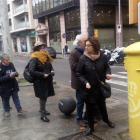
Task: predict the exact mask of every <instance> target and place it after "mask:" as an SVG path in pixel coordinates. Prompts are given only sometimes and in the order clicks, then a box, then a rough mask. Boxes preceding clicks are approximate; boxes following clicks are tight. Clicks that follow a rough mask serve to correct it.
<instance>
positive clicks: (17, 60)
mask: <svg viewBox="0 0 140 140" xmlns="http://www.w3.org/2000/svg"><path fill="white" fill-rule="evenodd" d="M17 61H19V62H23V63H24V62H26V61H21V60H17Z"/></svg>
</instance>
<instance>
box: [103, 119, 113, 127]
mask: <svg viewBox="0 0 140 140" xmlns="http://www.w3.org/2000/svg"><path fill="white" fill-rule="evenodd" d="M105 123H107V124H108V126H109V127H111V128H114V127H115V125H114V124H113V123H112V122H111V121H109V120H108V121H107V122H105Z"/></svg>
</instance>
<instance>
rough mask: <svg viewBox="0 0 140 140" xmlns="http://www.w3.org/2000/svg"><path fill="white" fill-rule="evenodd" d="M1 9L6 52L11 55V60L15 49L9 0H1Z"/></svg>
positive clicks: (0, 14) (1, 23) (0, 23)
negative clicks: (11, 32) (12, 41)
mask: <svg viewBox="0 0 140 140" xmlns="http://www.w3.org/2000/svg"><path fill="white" fill-rule="evenodd" d="M0 9H1V10H0V28H1V32H2V38H3V46H4V52H5V53H7V54H8V55H9V57H10V60H11V61H13V49H12V43H11V36H10V29H9V18H8V7H7V0H0Z"/></svg>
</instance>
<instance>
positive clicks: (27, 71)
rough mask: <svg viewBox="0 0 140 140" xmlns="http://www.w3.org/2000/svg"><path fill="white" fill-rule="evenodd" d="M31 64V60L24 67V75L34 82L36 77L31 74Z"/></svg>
mask: <svg viewBox="0 0 140 140" xmlns="http://www.w3.org/2000/svg"><path fill="white" fill-rule="evenodd" d="M29 64H30V61H29V63H28V64H27V66H26V67H25V69H24V72H23V76H24V78H25V79H26V80H27V81H28V82H29V83H33V82H34V81H35V78H34V77H33V76H31V74H30V72H29Z"/></svg>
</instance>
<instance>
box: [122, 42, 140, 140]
mask: <svg viewBox="0 0 140 140" xmlns="http://www.w3.org/2000/svg"><path fill="white" fill-rule="evenodd" d="M124 53H125V54H127V57H126V58H125V60H124V64H125V69H126V70H127V76H128V80H127V83H128V113H129V114H128V116H129V135H130V137H131V138H132V139H133V140H140V42H137V43H134V44H131V45H130V46H128V47H127V48H125V49H124Z"/></svg>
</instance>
